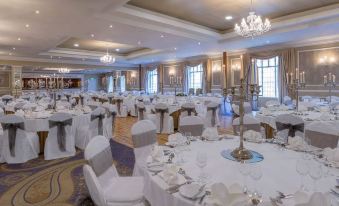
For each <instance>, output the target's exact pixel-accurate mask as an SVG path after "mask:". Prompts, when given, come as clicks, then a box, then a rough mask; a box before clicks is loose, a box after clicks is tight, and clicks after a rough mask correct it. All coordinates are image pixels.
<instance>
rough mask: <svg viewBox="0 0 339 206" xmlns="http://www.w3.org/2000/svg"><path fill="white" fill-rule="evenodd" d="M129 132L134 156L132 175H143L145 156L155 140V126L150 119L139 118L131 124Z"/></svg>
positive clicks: (148, 153)
mask: <svg viewBox="0 0 339 206" xmlns="http://www.w3.org/2000/svg"><path fill="white" fill-rule="evenodd" d="M131 133H132V141H133V146H134V156H135V166H134V171H133V175H134V176H143V169H144V167H145V166H146V163H147V157H148V156H149V155H150V154H151V151H152V147H153V145H154V144H155V143H156V142H157V134H156V127H155V125H154V124H153V122H152V121H150V120H140V121H138V122H137V123H135V124H134V125H133V126H132V129H131Z"/></svg>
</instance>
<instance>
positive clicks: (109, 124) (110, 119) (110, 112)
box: [103, 108, 117, 139]
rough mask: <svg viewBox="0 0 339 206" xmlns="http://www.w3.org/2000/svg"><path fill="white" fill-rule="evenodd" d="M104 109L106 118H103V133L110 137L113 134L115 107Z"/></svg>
mask: <svg viewBox="0 0 339 206" xmlns="http://www.w3.org/2000/svg"><path fill="white" fill-rule="evenodd" d="M105 109H106V118H105V119H104V131H103V135H104V136H105V137H107V138H108V139H111V138H112V137H113V134H114V129H115V128H114V126H115V120H116V116H117V112H116V110H115V109H107V108H105Z"/></svg>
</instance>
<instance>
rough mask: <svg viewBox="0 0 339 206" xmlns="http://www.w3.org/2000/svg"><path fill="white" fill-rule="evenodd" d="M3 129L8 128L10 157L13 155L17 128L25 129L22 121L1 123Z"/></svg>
mask: <svg viewBox="0 0 339 206" xmlns="http://www.w3.org/2000/svg"><path fill="white" fill-rule="evenodd" d="M1 125H2V128H3V130H8V143H9V151H10V153H11V156H12V157H15V140H16V131H17V129H21V130H25V124H24V122H18V123H1Z"/></svg>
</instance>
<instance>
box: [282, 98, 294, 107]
mask: <svg viewBox="0 0 339 206" xmlns="http://www.w3.org/2000/svg"><path fill="white" fill-rule="evenodd" d="M283 103H284V104H285V105H287V106H288V105H291V104H293V103H292V98H291V97H289V96H284V98H283Z"/></svg>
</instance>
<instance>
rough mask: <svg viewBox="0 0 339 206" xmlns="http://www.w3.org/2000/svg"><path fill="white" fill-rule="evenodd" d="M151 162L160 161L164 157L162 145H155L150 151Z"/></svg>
mask: <svg viewBox="0 0 339 206" xmlns="http://www.w3.org/2000/svg"><path fill="white" fill-rule="evenodd" d="M151 157H152V160H153V162H161V161H162V160H163V158H164V151H163V149H162V147H159V146H158V145H155V146H154V147H153V149H152V152H151Z"/></svg>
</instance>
